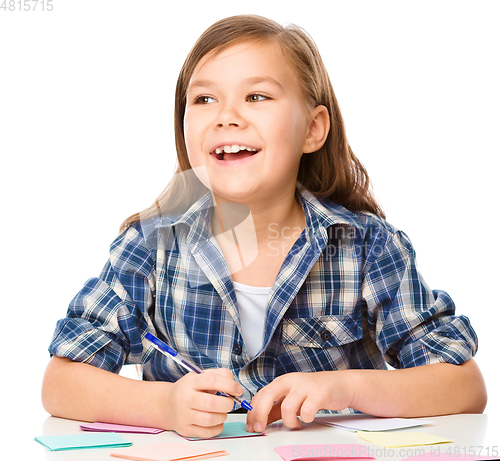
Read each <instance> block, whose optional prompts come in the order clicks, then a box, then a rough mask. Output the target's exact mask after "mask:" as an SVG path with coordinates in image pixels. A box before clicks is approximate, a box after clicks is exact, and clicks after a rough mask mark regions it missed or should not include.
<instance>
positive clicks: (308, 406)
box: [300, 397, 322, 423]
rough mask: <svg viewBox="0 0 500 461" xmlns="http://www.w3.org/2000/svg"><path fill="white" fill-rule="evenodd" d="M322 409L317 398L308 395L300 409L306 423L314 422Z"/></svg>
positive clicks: (301, 417)
mask: <svg viewBox="0 0 500 461" xmlns="http://www.w3.org/2000/svg"><path fill="white" fill-rule="evenodd" d="M319 410H322V408H321V405H319V404H318V402H317V400H316V399H315V398H311V397H307V398H306V399H305V401H304V403H303V404H302V407H301V409H300V419H302V421H303V422H304V423H312V422H313V421H314V418H315V417H316V413H317V412H318V411H319Z"/></svg>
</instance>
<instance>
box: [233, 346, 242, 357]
mask: <svg viewBox="0 0 500 461" xmlns="http://www.w3.org/2000/svg"><path fill="white" fill-rule="evenodd" d="M242 351H243V349H242V347H241V346H240V345H239V344H235V345H234V347H233V353H234V354H236V355H241V352H242Z"/></svg>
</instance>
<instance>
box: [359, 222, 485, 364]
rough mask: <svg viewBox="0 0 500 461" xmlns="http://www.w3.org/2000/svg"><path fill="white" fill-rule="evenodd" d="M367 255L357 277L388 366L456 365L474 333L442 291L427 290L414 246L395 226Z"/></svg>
mask: <svg viewBox="0 0 500 461" xmlns="http://www.w3.org/2000/svg"><path fill="white" fill-rule="evenodd" d="M377 245H378V247H379V248H380V251H379V252H378V254H376V255H372V257H373V260H372V262H371V263H370V264H369V266H368V269H367V272H366V274H365V277H364V280H363V288H362V294H363V298H364V301H365V302H366V305H367V312H368V314H367V317H368V325H369V329H370V333H371V334H372V335H373V337H374V339H375V342H376V344H377V346H378V348H379V349H380V350H381V352H382V353H383V354H384V358H385V360H386V361H387V363H389V365H391V366H392V367H394V368H409V367H415V366H419V365H426V364H431V363H437V362H448V363H452V364H461V363H463V362H466V361H467V360H469V359H470V358H471V357H472V356H473V355H475V353H476V351H477V336H476V334H475V332H474V330H473V328H472V326H471V324H470V322H469V319H468V318H467V317H465V316H463V315H459V316H458V315H455V304H454V303H453V300H452V299H451V297H450V296H449V295H448V294H447V293H446V292H444V291H441V290H431V289H430V288H429V287H428V285H427V284H426V282H425V280H424V279H423V278H422V276H421V275H420V273H419V272H418V270H417V265H416V258H415V251H414V249H413V246H412V244H411V242H410V240H409V239H408V237H407V236H406V235H405V234H404V233H403V232H401V231H397V232H395V233H393V234H390V235H389V237H388V238H387V239H386V241H385V242H384V244H383V245H382V244H381V242H380V241H379V242H378V243H377Z"/></svg>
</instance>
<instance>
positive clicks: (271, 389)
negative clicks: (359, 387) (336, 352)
mask: <svg viewBox="0 0 500 461" xmlns="http://www.w3.org/2000/svg"><path fill="white" fill-rule="evenodd" d="M348 378H349V373H348V372H346V371H321V372H313V373H288V374H286V375H282V376H278V377H277V378H276V379H275V380H274V381H273V382H272V383H270V384H268V385H267V386H265V387H263V388H262V389H261V390H260V391H259V392H258V393H257V394H256V395H255V396H254V398H253V399H252V402H251V405H252V407H253V411H249V412H248V414H247V431H248V432H262V431H263V430H264V429H265V428H266V426H267V425H268V424H271V423H272V422H274V421H277V420H279V419H282V420H283V423H284V424H285V426H287V427H290V428H298V427H300V425H301V423H300V420H299V419H298V416H300V417H301V419H302V421H304V422H305V423H310V422H312V421H313V420H314V417H315V416H316V413H317V412H318V411H319V410H343V409H344V408H347V407H349V406H350V404H351V403H352V402H353V400H354V386H353V383H352V380H350V379H348Z"/></svg>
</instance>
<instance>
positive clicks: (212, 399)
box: [160, 368, 243, 438]
mask: <svg viewBox="0 0 500 461" xmlns="http://www.w3.org/2000/svg"><path fill="white" fill-rule="evenodd" d="M217 391H220V392H225V393H227V394H231V395H235V396H236V395H241V394H242V393H243V388H242V387H241V386H240V385H239V384H238V383H237V382H236V381H234V379H233V374H232V372H231V371H230V370H228V369H225V368H217V369H212V370H206V371H204V372H203V373H201V374H197V373H194V372H191V373H188V374H187V375H184V376H183V377H182V378H180V379H178V380H177V381H176V382H175V383H173V384H171V386H170V389H169V392H168V393H167V394H166V396H165V397H166V402H165V403H166V406H163V408H162V409H161V410H160V411H164V412H165V413H164V415H165V416H164V417H165V421H166V426H167V427H168V428H169V429H170V430H173V431H175V432H177V433H178V434H180V435H183V436H185V437H201V438H209V437H214V436H216V435H218V434H220V433H221V432H222V429H223V424H224V421H225V420H226V418H227V413H228V412H230V411H231V410H232V409H233V404H234V402H233V400H232V399H230V398H228V397H223V396H219V395H215V393H216V392H217Z"/></svg>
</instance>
